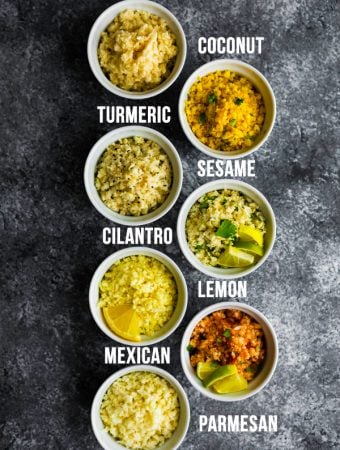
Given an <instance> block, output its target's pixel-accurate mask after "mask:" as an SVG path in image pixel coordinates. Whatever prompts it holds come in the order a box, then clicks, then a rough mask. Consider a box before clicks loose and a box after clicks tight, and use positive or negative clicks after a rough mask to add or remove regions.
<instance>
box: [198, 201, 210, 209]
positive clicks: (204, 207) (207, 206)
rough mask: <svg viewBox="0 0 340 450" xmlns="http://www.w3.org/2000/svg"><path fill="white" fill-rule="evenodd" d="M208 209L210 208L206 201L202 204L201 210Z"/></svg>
mask: <svg viewBox="0 0 340 450" xmlns="http://www.w3.org/2000/svg"><path fill="white" fill-rule="evenodd" d="M207 208H209V202H208V200H204V201H203V202H202V203H200V209H207Z"/></svg>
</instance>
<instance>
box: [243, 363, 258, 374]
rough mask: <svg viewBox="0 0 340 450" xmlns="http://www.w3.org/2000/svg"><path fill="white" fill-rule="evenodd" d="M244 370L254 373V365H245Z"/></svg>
mask: <svg viewBox="0 0 340 450" xmlns="http://www.w3.org/2000/svg"><path fill="white" fill-rule="evenodd" d="M245 371H246V372H251V373H254V372H255V371H256V366H255V365H254V364H252V365H251V366H249V367H247V368H246V370H245Z"/></svg>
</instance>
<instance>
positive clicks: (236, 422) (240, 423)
mask: <svg viewBox="0 0 340 450" xmlns="http://www.w3.org/2000/svg"><path fill="white" fill-rule="evenodd" d="M199 431H208V432H223V433H239V432H247V431H250V432H251V433H255V432H266V433H268V432H269V433H273V432H277V416H276V415H269V416H265V415H261V416H255V415H251V416H248V415H241V416H239V415H235V416H232V415H227V416H223V415H218V416H203V415H200V416H199Z"/></svg>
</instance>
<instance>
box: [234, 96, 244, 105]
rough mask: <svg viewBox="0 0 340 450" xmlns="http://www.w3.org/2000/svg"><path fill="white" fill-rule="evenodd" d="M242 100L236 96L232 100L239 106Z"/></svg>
mask: <svg viewBox="0 0 340 450" xmlns="http://www.w3.org/2000/svg"><path fill="white" fill-rule="evenodd" d="M243 102H244V100H243V98H240V97H236V98H235V100H234V103H235V105H237V106H240V105H242V103H243Z"/></svg>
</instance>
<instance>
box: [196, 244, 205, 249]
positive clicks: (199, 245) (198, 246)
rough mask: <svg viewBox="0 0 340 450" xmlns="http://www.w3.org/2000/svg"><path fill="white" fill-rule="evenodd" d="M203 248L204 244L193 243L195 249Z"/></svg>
mask: <svg viewBox="0 0 340 450" xmlns="http://www.w3.org/2000/svg"><path fill="white" fill-rule="evenodd" d="M203 249H204V244H197V245H195V250H197V251H200V250H203Z"/></svg>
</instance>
